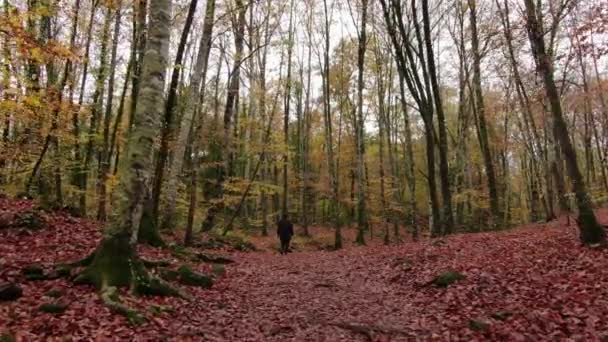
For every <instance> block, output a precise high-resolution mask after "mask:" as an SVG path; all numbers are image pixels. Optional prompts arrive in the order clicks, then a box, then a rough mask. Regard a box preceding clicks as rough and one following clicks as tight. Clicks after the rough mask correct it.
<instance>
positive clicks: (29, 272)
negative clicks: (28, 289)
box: [21, 264, 47, 280]
mask: <svg viewBox="0 0 608 342" xmlns="http://www.w3.org/2000/svg"><path fill="white" fill-rule="evenodd" d="M21 273H22V274H23V276H24V277H25V279H27V280H45V279H47V276H46V275H45V274H44V269H43V268H42V266H40V265H38V264H31V265H27V266H25V267H23V268H22V269H21Z"/></svg>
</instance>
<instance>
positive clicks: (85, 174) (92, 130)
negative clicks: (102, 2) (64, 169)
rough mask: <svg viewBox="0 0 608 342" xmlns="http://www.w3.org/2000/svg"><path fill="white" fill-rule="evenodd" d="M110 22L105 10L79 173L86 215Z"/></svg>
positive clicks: (81, 198) (83, 209) (83, 208)
mask: <svg viewBox="0 0 608 342" xmlns="http://www.w3.org/2000/svg"><path fill="white" fill-rule="evenodd" d="M111 20H112V11H111V8H108V9H107V12H106V18H105V21H104V24H103V30H102V38H101V47H100V55H99V69H98V72H97V79H96V80H95V92H94V93H93V108H92V109H91V120H90V123H89V132H88V135H89V140H88V142H87V145H86V150H85V156H84V164H83V167H82V170H81V173H80V177H81V178H80V186H81V188H80V191H81V194H80V204H81V208H80V212H81V213H82V214H83V215H86V212H87V209H86V197H87V187H88V178H89V172H90V168H91V162H92V161H93V153H94V148H95V140H96V139H95V138H96V136H97V131H98V127H97V126H98V125H99V119H100V118H99V115H100V113H101V111H102V109H103V94H104V91H105V80H106V76H107V70H106V69H107V67H108V65H107V50H108V43H109V39H110V22H111Z"/></svg>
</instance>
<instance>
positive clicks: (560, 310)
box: [0, 200, 608, 341]
mask: <svg viewBox="0 0 608 342" xmlns="http://www.w3.org/2000/svg"><path fill="white" fill-rule="evenodd" d="M31 205H32V204H31V203H29V202H25V201H9V200H0V211H2V213H7V212H15V211H20V210H25V209H27V208H28V207H30V206H31ZM598 215H599V217H600V219H601V221H602V222H606V221H607V218H608V211H607V210H601V211H599V212H598ZM47 221H48V225H47V227H46V228H45V229H43V230H41V231H38V232H33V233H32V234H31V235H28V234H23V232H19V231H16V230H13V229H3V230H0V283H1V282H6V281H15V282H18V283H19V284H21V286H22V287H23V297H21V298H20V299H18V300H17V301H14V302H3V303H0V334H2V333H10V334H13V335H15V336H16V337H17V339H18V340H23V341H38V340H43V339H45V340H46V339H49V338H60V337H61V338H71V339H72V340H100V341H110V340H134V341H151V340H179V341H183V340H188V341H411V340H436V341H476V340H500V341H555V340H572V341H601V340H607V339H608V251H607V250H605V249H604V250H598V249H589V248H585V247H582V246H581V245H580V243H579V241H578V236H577V235H578V234H577V230H576V228H575V227H573V226H570V227H569V226H567V225H566V222H565V218H562V219H561V220H560V221H559V222H557V221H556V222H552V223H550V224H538V225H528V226H524V227H520V228H517V229H513V230H509V231H504V232H495V233H478V234H463V235H455V236H451V237H449V238H445V239H443V240H441V242H437V241H423V242H417V243H403V244H398V245H394V246H388V247H387V246H380V245H374V246H372V247H349V248H347V249H345V250H342V251H338V252H324V251H310V252H295V253H290V254H288V255H285V256H281V255H278V254H277V253H276V252H251V253H240V252H235V253H232V257H233V258H234V259H235V260H236V263H234V264H230V265H227V266H226V274H225V275H224V276H222V277H220V278H219V279H218V280H217V281H216V283H215V285H214V286H213V288H212V289H208V290H205V289H198V288H191V287H184V288H182V289H183V290H185V291H187V292H188V293H189V294H190V296H191V297H192V298H191V299H190V300H189V301H188V300H183V299H178V298H161V297H132V296H130V295H128V294H127V293H126V292H123V295H122V299H123V302H125V303H126V304H128V305H129V306H131V307H134V308H136V309H138V310H139V311H140V312H141V313H143V314H144V315H145V316H146V317H147V321H146V322H145V323H143V324H141V325H138V326H132V325H130V324H129V323H128V322H127V321H126V319H125V318H124V317H122V316H119V315H114V314H112V313H110V311H109V310H108V309H107V308H106V307H104V305H103V304H102V303H101V301H100V300H99V299H98V296H97V294H96V293H95V291H94V289H93V288H91V287H89V286H76V285H73V284H72V283H70V282H69V281H67V280H64V279H58V280H48V281H35V282H28V281H26V280H24V279H23V278H22V276H21V268H22V267H23V266H25V265H28V264H32V263H38V264H41V265H43V266H45V267H46V266H50V265H53V264H55V263H58V262H65V261H71V260H76V259H78V258H80V257H82V256H84V255H86V254H87V253H89V252H91V251H92V250H93V248H94V247H95V245H96V243H97V242H98V241H99V239H100V238H101V232H100V229H101V228H100V226H99V224H97V223H95V222H93V221H88V220H84V219H75V218H71V217H68V216H66V215H64V214H48V217H47ZM140 252H141V253H142V254H144V255H147V256H148V255H149V256H152V257H164V258H168V259H170V256H169V254H168V253H167V252H166V251H164V250H158V249H148V248H142V249H141V251H140ZM174 261H175V262H176V263H177V260H174ZM193 266H195V267H197V268H199V269H200V268H203V267H207V266H201V265H193ZM445 271H457V272H460V273H462V274H463V275H464V276H465V278H464V279H463V280H461V281H459V282H456V283H454V284H452V285H450V286H448V287H447V288H438V287H436V286H434V285H432V284H431V283H430V282H431V280H432V279H433V278H434V277H435V276H436V275H438V274H440V273H442V272H445ZM176 286H177V285H176ZM50 289H60V290H62V291H63V292H64V294H63V296H62V297H61V299H60V301H62V302H64V303H66V304H69V306H68V309H67V310H66V311H65V312H64V313H63V314H57V315H53V314H48V313H41V312H39V311H38V306H39V305H40V304H42V303H45V302H49V301H52V299H51V298H48V297H46V296H45V294H46V293H47V292H48V291H49V290H50ZM153 307H156V308H164V309H163V310H151V308H153ZM480 322H481V323H482V326H483V328H482V329H479V328H478V327H477V329H475V328H476V326H475V324H473V323H480ZM478 325H479V324H478Z"/></svg>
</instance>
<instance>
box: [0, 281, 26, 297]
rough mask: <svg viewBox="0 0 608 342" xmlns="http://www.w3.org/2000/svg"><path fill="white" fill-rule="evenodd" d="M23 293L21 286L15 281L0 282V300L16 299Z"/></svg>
mask: <svg viewBox="0 0 608 342" xmlns="http://www.w3.org/2000/svg"><path fill="white" fill-rule="evenodd" d="M22 295H23V290H22V289H21V287H20V286H19V285H17V284H15V283H4V284H0V301H13V300H17V299H18V298H19V297H21V296H22Z"/></svg>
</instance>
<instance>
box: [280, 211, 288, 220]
mask: <svg viewBox="0 0 608 342" xmlns="http://www.w3.org/2000/svg"><path fill="white" fill-rule="evenodd" d="M287 216H288V215H287V213H284V214H283V215H281V220H282V221H287V220H288V217H287Z"/></svg>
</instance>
